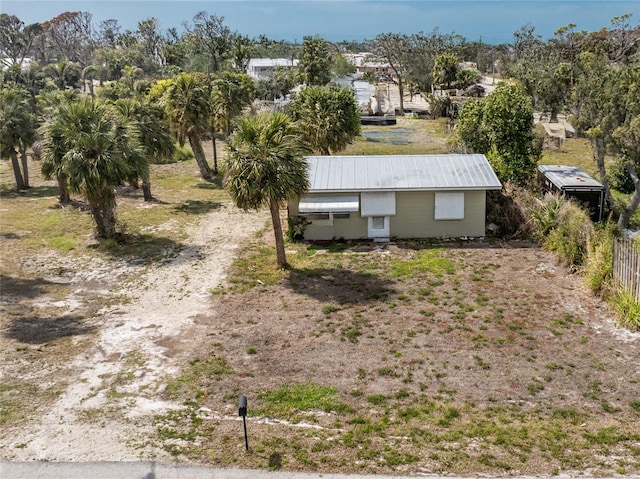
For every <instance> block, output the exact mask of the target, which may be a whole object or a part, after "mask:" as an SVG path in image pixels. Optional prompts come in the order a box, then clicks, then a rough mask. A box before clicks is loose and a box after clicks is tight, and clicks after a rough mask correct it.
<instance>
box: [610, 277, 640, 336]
mask: <svg viewBox="0 0 640 479" xmlns="http://www.w3.org/2000/svg"><path fill="white" fill-rule="evenodd" d="M613 303H614V305H615V307H616V310H617V311H618V314H619V315H620V324H622V325H623V326H624V327H625V328H628V329H629V330H631V331H640V303H636V302H635V300H634V299H633V297H631V295H630V294H629V293H628V292H627V291H625V290H623V289H622V288H620V289H618V290H617V291H616V294H615V297H614V298H613Z"/></svg>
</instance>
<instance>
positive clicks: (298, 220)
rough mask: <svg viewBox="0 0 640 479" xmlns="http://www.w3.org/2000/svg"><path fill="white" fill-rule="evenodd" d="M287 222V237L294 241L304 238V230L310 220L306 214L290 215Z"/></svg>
mask: <svg viewBox="0 0 640 479" xmlns="http://www.w3.org/2000/svg"><path fill="white" fill-rule="evenodd" d="M287 223H288V225H289V227H288V228H287V239H288V240H289V241H291V242H294V243H295V242H299V241H302V240H304V231H305V229H307V225H308V224H310V222H309V221H308V220H307V219H306V218H305V217H304V216H289V218H288V219H287Z"/></svg>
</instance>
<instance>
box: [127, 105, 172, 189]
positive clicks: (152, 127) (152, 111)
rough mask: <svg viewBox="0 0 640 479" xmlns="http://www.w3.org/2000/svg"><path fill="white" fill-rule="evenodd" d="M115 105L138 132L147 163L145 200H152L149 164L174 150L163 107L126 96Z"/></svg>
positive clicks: (143, 186)
mask: <svg viewBox="0 0 640 479" xmlns="http://www.w3.org/2000/svg"><path fill="white" fill-rule="evenodd" d="M115 106H116V108H117V110H118V112H119V113H120V115H121V116H122V120H123V121H124V122H125V123H132V124H133V127H134V128H135V130H136V132H137V134H138V142H139V143H140V146H141V147H142V150H143V153H144V156H145V160H146V161H145V164H144V166H143V170H142V175H141V179H142V193H143V195H144V200H145V201H151V200H152V199H153V196H152V195H151V179H150V174H149V164H150V163H152V162H153V160H154V159H155V158H157V157H161V158H168V157H170V156H171V154H172V153H173V150H174V144H173V139H172V138H171V135H170V134H169V129H168V128H167V125H166V124H165V120H166V118H165V114H164V111H163V110H162V108H160V107H158V106H154V105H151V104H149V103H146V102H145V103H141V102H139V101H137V100H134V99H130V98H124V99H121V100H117V101H116V102H115Z"/></svg>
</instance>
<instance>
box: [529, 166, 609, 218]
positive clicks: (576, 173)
mask: <svg viewBox="0 0 640 479" xmlns="http://www.w3.org/2000/svg"><path fill="white" fill-rule="evenodd" d="M538 171H539V172H540V181H541V183H542V192H543V193H549V194H553V195H565V196H566V197H568V198H574V199H575V200H576V201H577V202H578V203H580V204H582V205H583V206H585V207H586V208H587V209H588V210H589V214H590V216H591V220H592V221H601V220H602V217H603V211H604V185H603V184H602V183H600V182H598V181H596V180H594V179H593V178H592V177H591V176H589V175H588V174H587V173H585V172H584V171H582V170H581V169H580V168H578V167H577V166H567V165H539V166H538Z"/></svg>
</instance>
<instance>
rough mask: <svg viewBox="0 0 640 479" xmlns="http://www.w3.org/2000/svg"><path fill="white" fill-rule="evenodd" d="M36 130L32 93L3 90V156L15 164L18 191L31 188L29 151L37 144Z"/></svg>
mask: <svg viewBox="0 0 640 479" xmlns="http://www.w3.org/2000/svg"><path fill="white" fill-rule="evenodd" d="M35 127H36V119H35V116H34V114H33V112H32V107H31V104H30V97H29V93H28V92H27V91H26V90H25V89H22V88H2V89H0V156H1V157H2V158H8V159H10V160H11V167H12V168H13V175H14V177H15V180H16V189H17V190H18V191H20V190H25V189H27V188H29V169H28V164H27V148H28V147H29V146H30V145H31V143H33V141H34V138H35ZM18 151H19V152H20V157H21V163H22V170H20V163H19V162H18Z"/></svg>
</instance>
